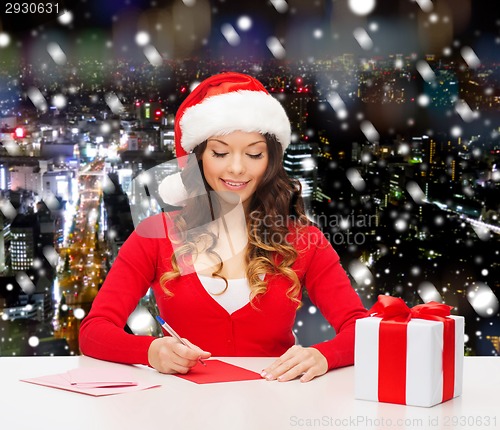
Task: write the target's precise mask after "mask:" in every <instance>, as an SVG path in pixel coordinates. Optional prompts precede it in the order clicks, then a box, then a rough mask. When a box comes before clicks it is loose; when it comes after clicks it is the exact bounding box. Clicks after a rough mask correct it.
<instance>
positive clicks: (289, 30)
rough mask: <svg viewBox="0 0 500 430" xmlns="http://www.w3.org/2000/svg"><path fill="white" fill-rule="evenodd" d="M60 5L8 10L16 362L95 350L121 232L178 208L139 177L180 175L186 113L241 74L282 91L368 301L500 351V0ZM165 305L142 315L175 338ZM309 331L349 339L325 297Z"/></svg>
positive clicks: (4, 62)
mask: <svg viewBox="0 0 500 430" xmlns="http://www.w3.org/2000/svg"><path fill="white" fill-rule="evenodd" d="M62 3H65V8H66V9H68V12H66V13H64V14H60V15H61V16H60V17H59V18H57V19H53V20H43V22H42V21H36V20H35V19H34V18H33V21H32V22H30V26H28V25H27V24H26V23H24V24H22V25H21V24H18V25H17V27H16V26H15V25H14V24H15V23H16V21H12V20H11V21H9V22H7V21H5V19H4V17H5V16H6V15H5V13H4V14H3V15H2V16H1V20H2V21H0V24H3V26H2V25H0V142H1V145H0V228H1V230H2V235H1V239H0V355H5V356H9V355H50V354H55V355H66V354H72V355H73V354H78V353H79V351H78V339H77V333H78V327H79V324H80V321H81V319H82V318H83V317H84V316H85V315H86V314H87V313H88V310H89V309H90V306H91V303H92V300H93V298H94V297H95V294H97V291H98V289H99V287H100V285H101V284H102V282H103V279H104V278H105V275H106V273H107V271H108V270H109V268H110V267H111V265H112V262H113V260H114V258H115V257H116V255H117V252H118V250H119V248H120V246H121V244H122V243H123V241H124V240H125V239H126V238H127V236H128V235H129V234H130V232H131V231H132V229H133V228H134V226H135V225H137V222H138V221H139V220H140V219H142V218H144V217H145V216H148V215H151V214H153V213H155V212H158V211H159V210H160V206H161V202H155V201H154V198H153V203H151V204H150V205H149V206H148V207H146V208H145V207H144V205H143V204H142V203H143V202H144V198H145V197H144V196H145V190H144V187H143V186H142V184H141V181H140V176H139V175H140V174H141V173H143V172H146V171H148V172H154V175H155V178H157V180H158V182H159V181H160V180H161V178H162V177H164V176H165V175H167V174H170V173H171V170H170V166H171V164H169V163H168V161H169V160H171V159H172V158H173V119H174V115H175V112H176V110H177V108H178V106H179V105H180V103H181V102H182V100H183V99H184V98H185V96H186V95H187V94H189V92H190V91H191V89H192V88H193V87H194V85H196V83H198V82H200V81H201V80H203V79H204V78H206V77H208V76H210V75H212V74H215V73H219V72H222V71H227V70H231V71H238V72H244V73H248V74H251V75H253V76H255V77H256V78H257V79H259V80H260V81H261V82H262V83H263V84H264V86H265V87H266V88H267V89H268V91H269V92H270V93H271V94H273V95H274V96H275V97H276V98H278V100H280V102H281V103H282V104H283V106H284V108H285V110H286V111H287V114H288V115H289V118H290V121H291V124H292V132H293V139H292V144H291V145H290V147H289V149H288V150H287V151H286V153H285V157H284V165H285V169H286V170H287V172H288V174H289V175H290V176H292V177H296V178H298V179H300V180H301V182H302V185H303V189H304V197H305V199H306V201H307V204H308V208H309V216H310V218H311V220H313V221H315V222H316V223H317V224H318V225H319V226H320V227H321V229H322V231H323V232H324V233H325V235H326V237H327V238H328V239H329V240H330V242H331V243H332V245H333V247H334V249H335V250H336V251H337V252H338V253H339V255H340V258H341V262H342V265H343V267H344V268H345V270H346V272H347V273H348V274H349V276H350V278H351V280H352V283H353V286H354V287H355V288H356V290H357V292H358V294H359V295H360V297H361V299H362V301H363V304H364V305H365V306H366V307H367V308H369V307H370V306H371V305H372V304H373V303H374V302H375V301H376V298H377V295H378V294H390V295H393V296H396V297H401V298H403V299H404V300H405V302H406V303H407V304H408V305H409V306H414V305H417V304H420V303H423V302H427V301H429V300H435V301H443V302H444V303H446V304H449V305H452V306H453V307H454V310H453V311H452V313H453V314H456V315H463V316H465V320H466V329H465V330H466V344H465V345H466V353H467V354H470V355H499V354H500V309H499V301H498V300H499V297H500V246H499V243H500V49H499V48H500V16H499V15H498V14H495V13H494V12H493V11H492V10H488V8H489V7H491V5H488V6H486V5H483V4H482V5H481V6H478V5H477V2H476V5H473V2H472V1H467V0H460V1H458V2H452V1H451V0H450V1H444V0H442V1H434V2H431V1H430V0H419V1H411V0H407V1H406V0H401V1H397V2H395V3H396V4H397V7H394V8H391V9H390V10H389V9H388V7H387V5H385V6H383V5H382V2H381V1H379V2H373V3H374V5H375V7H374V9H373V10H372V11H368V12H366V10H368V9H365V10H363V8H362V7H368V6H369V5H370V3H371V2H370V1H362V0H358V1H356V0H353V1H351V2H349V1H340V0H333V1H326V0H325V1H323V0H317V1H314V2H307V1H305V0H296V1H288V2H286V1H284V0H279V1H278V0H274V1H269V2H262V3H263V4H259V5H257V6H255V7H254V5H253V4H250V3H249V2H238V3H237V4H236V2H230V1H208V0H203V1H202V0H196V1H194V0H184V1H180V0H179V1H160V0H158V1H149V2H146V1H134V0H124V1H118V0H115V1H109V2H96V1H90V0H88V1H86V2H74V3H76V4H75V5H72V6H71V7H70V5H69V2H61V4H62ZM457 3H459V5H457ZM481 3H484V2H481ZM98 4H99V7H102V8H103V9H102V10H100V11H101V13H97V11H98V9H97V8H98ZM459 6H461V7H459ZM357 7H359V9H356V8H357ZM28 27H29V28H28ZM152 194H153V197H154V190H153V191H152ZM148 196H149V194H148ZM154 312H155V311H154V303H153V302H152V300H151V298H150V297H145V298H144V299H143V301H142V302H141V304H140V306H139V307H138V309H137V310H136V312H134V314H133V315H132V317H131V319H130V320H129V323H128V325H129V327H128V328H129V329H130V330H131V331H132V332H134V333H140V334H146V333H148V334H158V327H156V325H155V324H154V320H153V322H151V320H152V317H151V313H153V314H154ZM318 328H319V329H318ZM295 331H296V334H297V336H298V338H299V340H301V341H302V342H304V343H306V344H307V343H308V344H311V343H315V342H318V341H321V340H323V339H326V338H328V337H330V336H332V334H333V331H332V329H331V327H329V326H328V324H327V323H326V322H324V321H323V320H322V318H321V317H320V315H319V310H317V309H316V307H315V306H313V305H312V304H311V303H310V302H308V299H307V298H306V299H305V302H304V306H303V307H302V308H301V309H300V310H299V313H298V316H297V322H296V325H295Z"/></svg>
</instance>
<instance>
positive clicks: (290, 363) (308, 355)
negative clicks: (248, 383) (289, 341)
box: [261, 345, 328, 382]
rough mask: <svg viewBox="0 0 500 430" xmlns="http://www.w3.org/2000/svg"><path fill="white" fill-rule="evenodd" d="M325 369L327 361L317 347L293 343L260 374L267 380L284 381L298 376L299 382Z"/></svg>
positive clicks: (324, 371) (320, 373) (306, 380)
mask: <svg viewBox="0 0 500 430" xmlns="http://www.w3.org/2000/svg"><path fill="white" fill-rule="evenodd" d="M327 370H328V362H327V361H326V358H325V357H324V356H323V354H321V353H320V352H319V351H318V350H317V349H315V348H303V347H301V346H298V345H294V346H292V347H291V348H290V349H289V350H288V351H287V352H285V354H283V355H282V356H281V357H280V358H278V359H277V360H276V361H275V362H274V363H272V364H271V365H270V366H269V367H267V368H266V369H264V370H263V371H262V373H261V376H262V377H263V378H265V379H267V380H268V381H273V380H278V381H280V382H285V381H290V380H292V379H296V378H298V377H300V381H301V382H308V381H310V380H312V379H313V378H315V377H316V376H320V375H323V374H324V373H326V372H327Z"/></svg>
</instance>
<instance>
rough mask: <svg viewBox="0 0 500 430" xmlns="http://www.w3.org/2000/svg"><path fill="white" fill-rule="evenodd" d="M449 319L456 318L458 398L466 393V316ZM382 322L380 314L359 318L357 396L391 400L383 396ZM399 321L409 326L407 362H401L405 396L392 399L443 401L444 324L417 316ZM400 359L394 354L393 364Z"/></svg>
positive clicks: (418, 403) (427, 404) (424, 402)
mask: <svg viewBox="0 0 500 430" xmlns="http://www.w3.org/2000/svg"><path fill="white" fill-rule="evenodd" d="M446 318H453V319H454V320H455V340H454V344H455V350H454V352H455V354H454V359H455V363H454V377H453V378H454V386H453V397H457V396H459V395H460V394H461V393H462V377H463V357H464V317H461V316H449V317H446ZM381 321H382V318H379V317H368V318H362V319H359V320H357V321H356V337H355V358H354V365H355V397H356V398H357V399H363V400H373V401H387V400H384V399H379V334H380V330H381V329H383V327H382V328H381ZM399 324H405V325H407V331H406V336H407V345H406V362H405V363H399V364H398V365H405V367H406V385H405V387H404V392H405V398H404V399H401V400H402V401H390V402H391V403H401V404H406V405H412V406H424V407H430V406H433V405H436V404H438V403H441V402H443V345H444V340H443V332H444V323H443V322H440V321H430V320H426V319H419V318H413V319H411V320H410V321H409V322H406V323H404V322H401V323H399ZM397 359H398V358H397V357H391V359H390V360H391V363H388V364H389V366H392V365H393V364H396V362H397ZM393 360H394V363H392V361H393ZM401 360H404V357H403V359H401ZM401 360H400V361H401ZM386 364H387V363H386ZM380 376H381V377H383V375H380ZM402 383H404V381H403V382H402ZM445 400H447V399H445Z"/></svg>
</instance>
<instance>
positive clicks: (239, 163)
mask: <svg viewBox="0 0 500 430" xmlns="http://www.w3.org/2000/svg"><path fill="white" fill-rule="evenodd" d="M229 171H230V172H231V173H234V174H236V175H239V174H241V173H243V172H244V171H245V165H244V162H243V160H242V159H241V157H240V156H233V157H231V159H230V160H229Z"/></svg>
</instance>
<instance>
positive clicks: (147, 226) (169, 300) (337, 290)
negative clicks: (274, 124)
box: [80, 215, 366, 369]
mask: <svg viewBox="0 0 500 430" xmlns="http://www.w3.org/2000/svg"><path fill="white" fill-rule="evenodd" d="M165 236H166V235H165V233H164V222H163V220H162V218H161V215H159V216H154V217H151V218H149V219H147V220H145V221H144V222H143V223H141V225H139V226H138V228H137V229H136V230H135V231H134V232H133V233H132V234H131V236H130V237H129V238H128V239H127V241H126V242H125V243H124V244H123V246H122V248H121V249H120V252H119V254H118V257H117V258H116V260H115V262H114V263H113V266H112V268H111V270H110V272H109V274H108V276H107V278H106V280H105V282H104V284H103V286H102V288H101V290H100V291H99V293H98V295H97V297H96V298H95V299H94V302H93V304H92V309H91V311H90V312H89V314H88V315H87V317H86V318H85V319H84V320H83V322H82V325H81V328H80V349H81V352H82V353H83V354H85V355H88V356H92V357H95V358H100V359H103V360H108V361H114V362H120V363H132V364H145V365H147V364H149V363H148V348H149V345H150V344H151V342H152V341H153V340H154V337H152V336H139V335H132V334H128V333H126V332H125V331H124V326H125V324H126V322H127V319H128V317H129V316H130V314H131V313H132V312H133V311H134V309H135V307H136V306H137V303H138V302H139V300H140V299H141V298H142V297H143V296H144V295H145V294H146V292H147V291H148V289H149V288H150V287H151V288H152V289H153V292H154V294H155V297H156V301H157V304H158V308H159V312H160V315H161V316H162V317H163V319H164V320H165V321H167V322H168V323H169V324H170V325H171V326H172V327H173V328H174V330H176V331H177V332H178V333H179V334H180V335H181V336H182V337H185V338H187V339H189V340H190V341H191V342H192V343H194V344H196V345H198V346H199V347H200V348H202V349H204V350H205V351H208V352H210V353H212V356H270V357H274V356H279V355H281V354H283V353H284V352H285V351H286V350H287V349H288V348H290V347H291V346H292V345H293V344H294V342H295V339H294V336H293V334H292V329H293V325H294V322H295V316H296V304H295V303H293V302H292V301H291V300H290V299H289V298H288V297H287V296H286V291H287V290H288V288H289V287H290V280H289V279H288V278H285V277H284V276H281V275H267V276H266V278H265V279H266V280H267V281H268V290H267V292H266V293H265V294H264V295H263V296H261V297H260V298H259V299H258V300H256V301H255V302H254V305H255V307H254V306H252V304H250V303H248V304H247V305H245V306H244V307H242V308H240V309H238V310H237V311H235V312H233V313H232V314H229V313H228V312H227V311H226V310H225V309H224V308H222V307H221V306H220V305H219V304H218V303H217V302H216V301H214V300H213V299H212V298H211V297H210V295H209V293H208V292H207V291H206V290H205V289H204V288H203V286H202V285H201V283H200V281H199V279H198V276H197V274H196V273H194V272H192V273H190V274H187V275H183V276H181V277H179V278H177V279H174V280H172V281H170V282H169V284H168V288H169V290H170V291H171V292H172V293H173V294H174V295H173V297H168V296H166V294H165V293H164V292H163V290H162V288H161V286H160V283H159V279H160V277H161V275H162V274H163V273H165V272H166V271H168V270H171V263H170V257H171V255H172V252H173V250H172V244H171V243H170V241H169V239H168V238H166V237H165ZM289 241H290V242H292V243H293V244H294V246H295V247H296V249H297V250H298V251H299V257H298V259H297V260H296V262H295V263H294V265H293V269H294V270H295V272H296V273H297V275H298V277H299V279H300V281H301V283H302V285H303V286H304V287H305V288H306V289H307V292H308V294H309V297H310V299H311V300H312V302H313V303H314V304H315V305H316V306H317V307H318V308H319V310H320V311H321V313H322V314H323V316H324V317H325V318H326V319H327V320H328V321H329V323H330V324H331V325H332V327H333V328H334V329H335V332H336V336H335V337H334V338H333V339H332V340H329V341H326V342H323V343H320V344H316V345H313V346H314V347H315V348H317V349H318V350H319V351H320V352H321V353H322V354H323V355H324V356H325V357H326V359H327V361H328V366H329V368H330V369H332V368H335V367H341V366H347V365H350V364H352V363H353V362H354V325H355V320H356V319H357V318H360V317H365V316H366V310H365V308H364V307H363V305H362V303H361V300H360V298H359V296H358V295H357V294H356V292H355V291H354V290H353V288H352V287H351V285H350V281H349V279H348V277H347V275H346V273H345V271H344V270H343V269H342V267H341V265H340V263H339V257H338V255H337V253H336V252H335V251H334V250H333V248H332V246H331V245H330V243H329V242H328V241H327V239H326V238H325V236H324V235H323V234H322V233H321V231H320V230H318V229H317V228H316V227H307V228H305V229H303V230H300V231H299V232H296V233H293V234H292V233H291V234H290V238H289Z"/></svg>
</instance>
